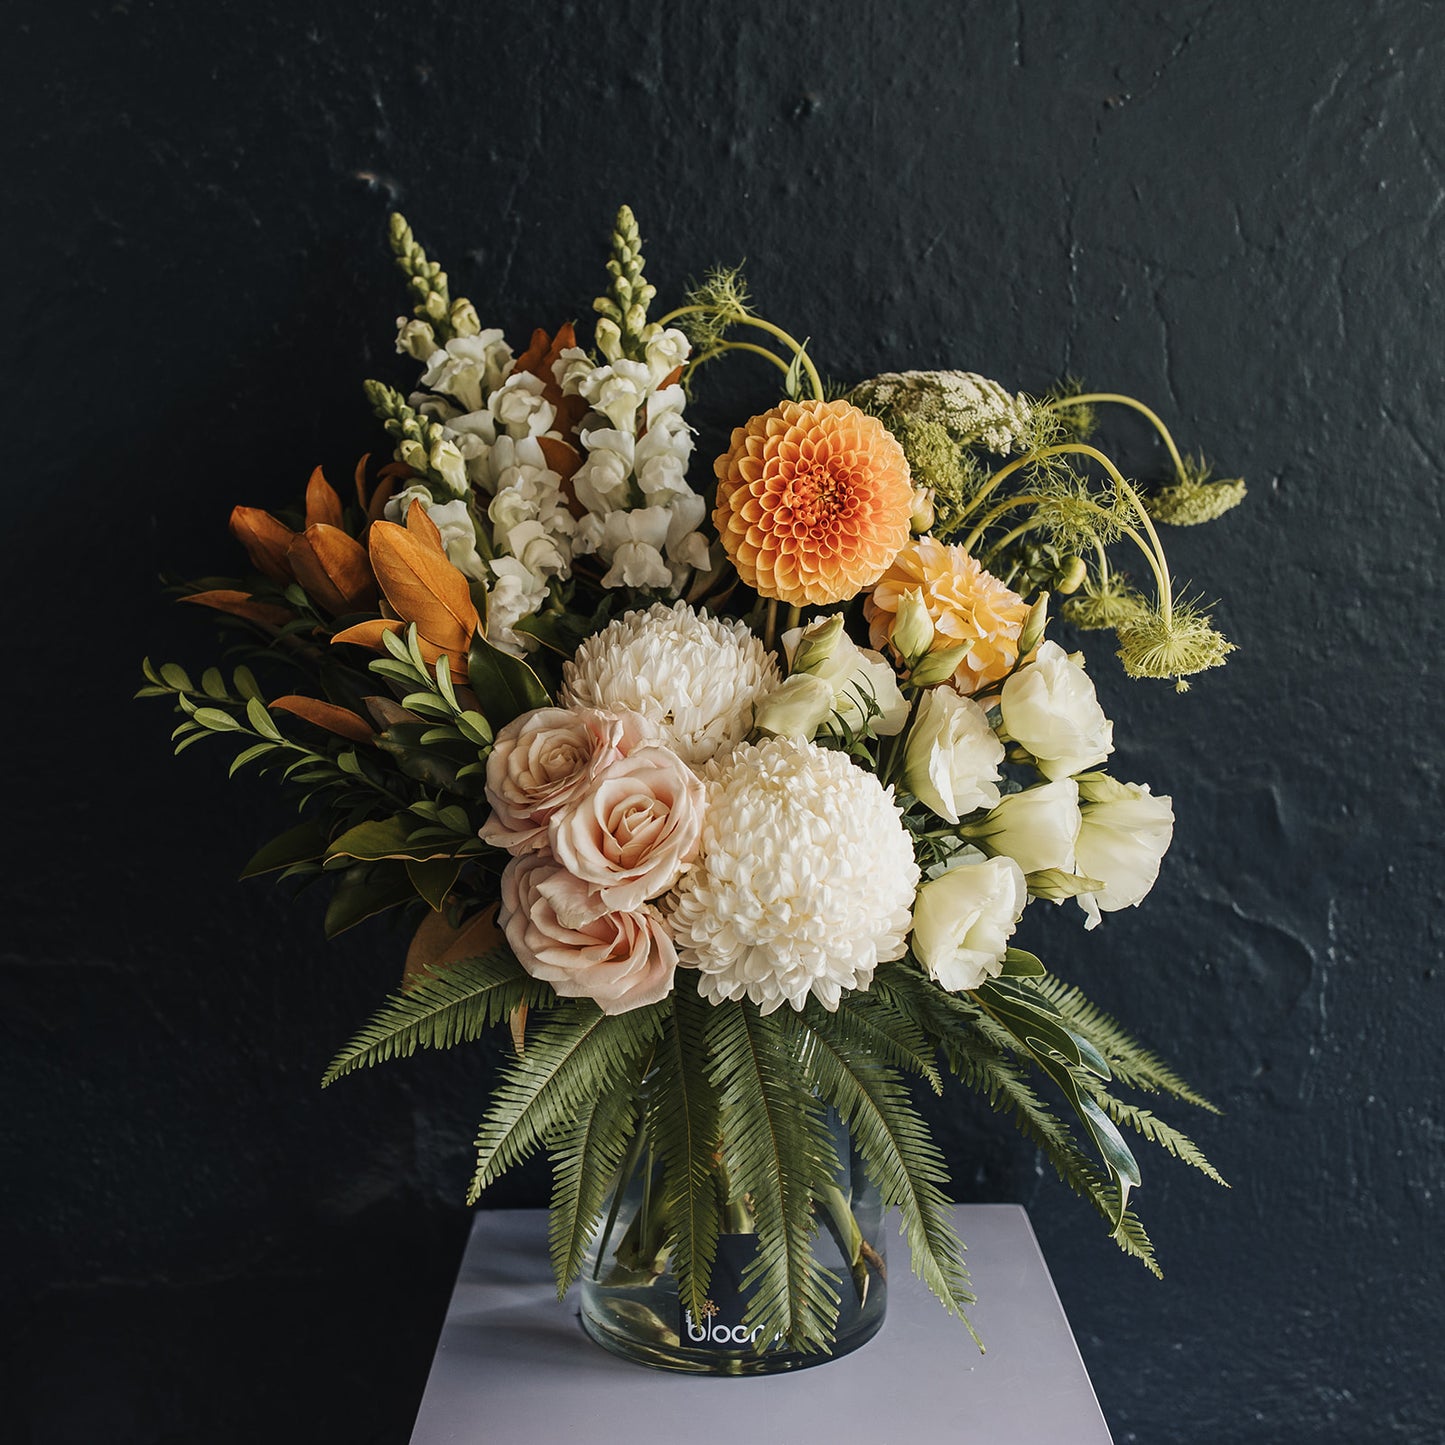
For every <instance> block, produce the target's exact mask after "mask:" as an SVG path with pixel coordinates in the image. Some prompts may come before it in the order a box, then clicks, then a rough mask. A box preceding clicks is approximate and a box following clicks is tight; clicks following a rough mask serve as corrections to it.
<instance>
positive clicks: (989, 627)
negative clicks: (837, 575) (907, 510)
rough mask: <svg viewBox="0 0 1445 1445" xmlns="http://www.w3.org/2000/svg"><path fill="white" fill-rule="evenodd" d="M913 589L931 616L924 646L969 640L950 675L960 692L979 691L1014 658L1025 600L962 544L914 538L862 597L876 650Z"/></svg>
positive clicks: (938, 647)
mask: <svg viewBox="0 0 1445 1445" xmlns="http://www.w3.org/2000/svg"><path fill="white" fill-rule="evenodd" d="M914 588H917V589H918V591H919V592H920V593H921V595H922V597H923V602H924V605H925V606H926V607H927V608H928V615H929V616H930V617H931V618H932V619H933V645H932V647H931V648H930V649H929V650H930V651H932V652H941V651H942V650H943V649H944V648H948V647H958V646H959V645H960V644H962V643H965V642H969V643H972V644H973V645H972V647H971V648H970V649H969V651H968V652H966V653H965V654H964V655H963V658H962V660H961V661H960V662H959V664H958V668H957V670H956V671H955V672H954V674H953V683H954V686H955V687H957V688H958V690H959V691H960V692H962V693H975V692H981V691H982V690H983V689H984V688H986V687H988V686H989V684H990V683H994V682H997V681H998V680H999V679H1000V678H1001V677H1003V676H1004V674H1005V673H1007V672H1008V670H1009V669H1010V668H1011V667H1012V666H1013V665H1014V663H1015V662H1017V661H1018V655H1019V648H1018V643H1019V633H1020V632H1021V631H1022V630H1023V625H1024V619H1025V618H1027V617H1028V615H1029V605H1028V603H1027V602H1025V601H1024V599H1023V598H1022V597H1020V596H1019V595H1018V593H1017V592H1011V591H1010V590H1009V589H1008V588H1007V587H1005V586H1004V584H1003V583H1002V582H1000V581H999V580H998V578H997V577H995V576H994V575H993V574H992V573H991V572H985V571H984V570H983V568H982V567H981V566H979V564H978V562H977V561H976V560H975V559H974V558H973V557H971V556H970V555H969V554H968V553H967V552H965V551H964V549H963V548H962V547H950V546H945V545H944V543H942V542H940V541H938V540H937V539H935V538H933V537H919V538H917V539H916V540H914V541H911V542H909V543H908V544H907V546H905V547H904V548H903V549H902V550H901V551H900V552H899V553H898V555H897V556H896V557H895V558H894V559H893V564H892V566H890V567H889V568H888V569H887V571H885V572H884V574H883V576H882V577H881V578H880V579H879V581H878V585H877V586H876V587H875V588H874V589H873V591H872V593H871V594H870V596H869V597H868V598H867V599H866V600H865V602H864V603H863V615H864V616H865V617H866V618H867V619H868V635H869V640H870V641H871V642H872V643H873V646H874V647H876V648H878V649H879V650H880V651H881V650H882V649H883V648H884V647H886V646H887V645H888V641H889V639H890V638H891V637H892V635H893V624H894V623H895V622H896V621H897V620H898V604H899V603H900V602H901V601H902V600H903V596H904V594H905V593H907V592H910V591H912V590H913V589H914Z"/></svg>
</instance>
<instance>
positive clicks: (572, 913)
mask: <svg viewBox="0 0 1445 1445" xmlns="http://www.w3.org/2000/svg"><path fill="white" fill-rule="evenodd" d="M497 917H498V921H499V922H500V923H501V925H502V929H503V931H504V932H505V933H506V935H507V942H508V943H510V944H511V946H512V951H513V952H514V953H515V954H516V955H517V960H518V962H519V963H521V965H522V967H523V968H525V969H526V970H527V972H528V973H530V974H531V975H532V977H533V978H540V979H542V980H543V981H544V982H546V983H549V984H551V985H552V987H553V988H554V989H556V991H557V992H558V993H559V994H561V995H562V996H563V997H564V998H589V999H591V1000H592V1001H593V1003H595V1004H596V1005H597V1006H598V1008H600V1009H601V1010H602V1012H603V1013H605V1014H621V1013H626V1012H627V1011H628V1010H629V1009H635V1008H641V1007H643V1005H645V1004H650V1003H657V1002H658V1001H659V1000H661V999H664V998H666V997H667V995H668V994H669V993H670V992H671V991H672V975H673V971H674V970H675V969H676V967H677V949H676V948H674V947H673V942H672V938H671V937H670V935H669V934H668V931H667V925H666V924H665V923H664V922H663V919H662V915H661V914H660V913H658V911H657V910H656V909H655V908H650V907H645V906H644V907H643V908H639V909H621V910H617V911H615V912H610V913H609V912H605V911H603V912H599V911H598V909H597V905H596V899H595V894H594V893H593V892H592V890H591V889H589V888H588V886H587V885H586V884H585V883H583V882H582V881H581V879H578V878H574V877H572V875H571V874H570V873H568V872H567V871H566V869H564V868H561V867H559V866H558V865H557V864H556V863H554V862H553V861H552V860H551V859H550V858H547V857H545V856H544V855H542V854H538V853H524V854H521V855H520V856H518V857H516V858H513V859H512V861H511V862H510V863H508V864H507V868H506V871H505V872H504V873H503V874H502V906H501V910H500V911H499V913H498V915H497ZM564 918H566V919H567V920H568V922H566V923H564V922H563V921H562V920H563V919H564Z"/></svg>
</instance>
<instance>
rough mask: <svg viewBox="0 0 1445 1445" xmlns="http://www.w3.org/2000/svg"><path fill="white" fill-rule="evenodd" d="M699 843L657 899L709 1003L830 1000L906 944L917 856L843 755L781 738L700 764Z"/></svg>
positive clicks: (831, 1003) (884, 802) (872, 781)
mask: <svg viewBox="0 0 1445 1445" xmlns="http://www.w3.org/2000/svg"><path fill="white" fill-rule="evenodd" d="M707 775H708V808H707V820H706V822H705V823H704V824H703V841H702V848H701V850H700V852H699V853H698V856H697V859H696V860H695V862H694V863H693V866H692V867H691V868H690V869H689V870H688V871H687V872H686V873H685V874H684V875H683V877H682V879H681V881H680V882H679V883H678V885H677V887H676V889H675V890H674V891H673V893H672V895H671V897H670V900H669V904H668V908H669V912H670V924H671V928H672V934H673V937H674V939H675V940H676V942H677V946H678V953H679V957H680V959H681V960H682V962H683V963H684V965H686V966H687V967H691V968H696V969H698V970H700V972H701V975H702V977H701V980H700V982H699V984H698V989H699V992H701V993H702V995H703V996H704V997H705V998H708V999H711V1000H712V1002H713V1003H721V1002H722V1001H723V1000H724V999H740V998H749V999H751V1000H752V1001H753V1002H754V1003H756V1004H757V1005H758V1006H759V1008H760V1009H761V1010H762V1012H763V1013H772V1012H773V1010H774V1009H777V1008H780V1007H781V1006H782V1005H783V1004H784V1003H790V1004H792V1006H793V1007H794V1008H795V1009H801V1008H802V1007H803V1005H804V1003H805V1002H806V1001H807V997H808V994H809V993H812V994H814V995H816V996H817V998H818V999H819V1000H820V1001H821V1003H822V1004H823V1007H824V1008H827V1009H835V1008H837V1007H838V1000H839V998H840V997H841V996H842V994H843V991H844V990H845V989H866V988H867V987H868V985H869V984H870V983H871V982H872V980H873V970H874V969H875V968H876V967H877V966H878V964H879V963H880V962H886V961H887V960H889V959H893V958H901V957H902V956H903V952H904V949H905V946H906V939H907V936H908V929H909V924H910V922H911V910H912V907H913V896H914V892H915V890H916V889H917V886H918V865H917V864H916V863H915V862H914V859H913V844H912V842H911V841H910V839H909V837H908V834H907V833H906V832H905V831H904V829H903V824H902V822H901V821H900V815H899V811H898V808H897V807H896V806H895V805H894V802H893V796H892V793H891V792H890V791H888V790H885V789H884V788H883V786H882V785H881V784H880V783H879V781H878V779H877V778H876V777H874V775H873V774H872V773H867V772H864V771H863V770H862V769H861V768H859V767H857V766H856V765H855V764H854V763H852V762H850V761H849V760H848V758H847V757H845V756H844V755H843V754H842V753H839V752H834V751H829V750H828V749H825V748H819V747H815V746H814V745H813V744H812V743H806V742H796V741H794V740H793V739H791V738H767V739H765V740H764V741H762V742H760V743H756V744H748V745H745V746H743V747H740V748H738V749H737V750H736V751H735V752H734V753H733V754H732V756H731V757H730V758H728V759H727V760H726V761H725V762H721V763H715V764H713V765H712V766H711V767H710V768H709V769H708V770H707Z"/></svg>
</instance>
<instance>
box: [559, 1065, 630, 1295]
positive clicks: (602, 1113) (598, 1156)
mask: <svg viewBox="0 0 1445 1445" xmlns="http://www.w3.org/2000/svg"><path fill="white" fill-rule="evenodd" d="M640 1082H641V1079H640V1077H639V1074H638V1071H637V1070H636V1069H635V1068H634V1069H633V1070H632V1071H631V1072H630V1073H624V1074H623V1075H622V1076H621V1078H620V1079H619V1080H618V1081H617V1082H616V1083H615V1084H614V1086H613V1087H612V1088H611V1089H609V1090H607V1091H605V1092H603V1093H597V1094H593V1095H590V1096H589V1097H588V1098H586V1099H584V1100H583V1101H582V1103H581V1105H580V1106H579V1107H578V1109H577V1113H576V1117H575V1118H574V1119H573V1120H572V1121H571V1122H570V1123H567V1124H564V1125H563V1126H562V1127H561V1128H560V1129H558V1130H557V1131H556V1134H555V1135H554V1137H553V1138H551V1139H550V1140H549V1141H548V1142H549V1147H550V1152H551V1155H552V1207H551V1209H550V1210H549V1211H548V1213H547V1241H548V1244H549V1245H550V1247H551V1252H552V1271H553V1273H554V1274H555V1275H556V1278H557V1298H558V1299H561V1298H562V1296H563V1295H564V1294H566V1293H567V1287H568V1285H570V1284H571V1283H572V1281H573V1280H574V1279H575V1278H576V1277H577V1275H578V1274H580V1273H581V1270H582V1265H583V1262H584V1259H585V1257H586V1254H587V1245H588V1242H589V1241H590V1239H591V1237H592V1226H593V1224H594V1223H595V1222H596V1220H597V1216H598V1215H599V1214H600V1213H601V1211H602V1205H603V1202H604V1201H605V1200H606V1198H607V1192H608V1190H609V1188H610V1187H611V1186H612V1185H613V1184H614V1182H618V1181H616V1179H615V1176H616V1174H617V1170H618V1167H619V1165H620V1164H621V1163H622V1157H623V1155H624V1154H626V1153H627V1146H628V1145H629V1144H630V1143H631V1142H632V1138H633V1135H634V1134H635V1133H636V1131H637V1090H638V1086H639V1084H640ZM618 1187H621V1184H620V1182H619V1186H618Z"/></svg>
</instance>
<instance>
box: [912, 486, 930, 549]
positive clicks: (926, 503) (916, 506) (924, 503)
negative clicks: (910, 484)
mask: <svg viewBox="0 0 1445 1445" xmlns="http://www.w3.org/2000/svg"><path fill="white" fill-rule="evenodd" d="M934 520H935V514H934V507H933V488H932V487H915V488H914V490H913V511H912V513H911V514H910V515H909V518H908V525H909V527H911V528H912V529H913V533H914V535H915V536H919V537H921V536H922V535H923V534H924V533H925V532H926V531H928V530H929V528H930V527H932V526H933V523H934Z"/></svg>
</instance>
